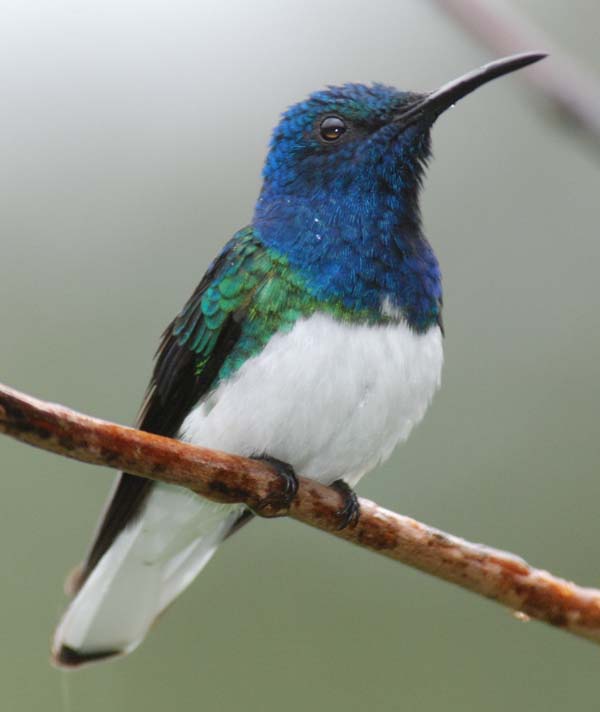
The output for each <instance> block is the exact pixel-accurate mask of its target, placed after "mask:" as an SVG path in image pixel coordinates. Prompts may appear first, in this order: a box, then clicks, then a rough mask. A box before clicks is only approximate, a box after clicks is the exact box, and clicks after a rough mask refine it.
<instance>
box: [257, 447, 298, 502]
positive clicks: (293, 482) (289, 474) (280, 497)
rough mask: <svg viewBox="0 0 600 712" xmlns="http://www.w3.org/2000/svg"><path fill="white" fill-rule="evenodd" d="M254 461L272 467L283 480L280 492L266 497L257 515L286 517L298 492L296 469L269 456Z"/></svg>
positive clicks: (262, 456)
mask: <svg viewBox="0 0 600 712" xmlns="http://www.w3.org/2000/svg"><path fill="white" fill-rule="evenodd" d="M252 459H253V460H259V461H260V462H266V463H267V464H268V465H271V467H273V469H274V470H275V472H276V473H277V474H278V475H279V478H280V480H281V486H280V488H278V491H277V492H273V493H272V494H270V495H268V496H267V497H265V498H264V499H263V500H262V502H261V503H260V504H259V505H258V507H257V508H256V512H257V514H262V515H263V516H282V515H285V514H286V513H287V511H288V510H289V508H290V505H291V504H292V502H293V501H294V497H295V496H296V493H297V492H298V478H297V477H296V473H295V472H294V468H293V467H292V466H291V465H289V464H288V463H287V462H282V461H281V460H278V459H277V458H275V457H270V456H269V455H261V456H260V457H254V458H252Z"/></svg>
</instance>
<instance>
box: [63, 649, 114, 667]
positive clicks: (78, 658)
mask: <svg viewBox="0 0 600 712" xmlns="http://www.w3.org/2000/svg"><path fill="white" fill-rule="evenodd" d="M123 652H124V651H123V650H101V651H97V652H94V653H82V652H80V651H79V650H75V649H74V648H71V647H69V646H68V645H61V646H60V648H58V650H53V651H52V664H53V665H55V666H56V667H58V668H63V669H65V670H73V669H74V668H78V667H81V666H82V665H87V664H89V663H98V662H100V661H102V660H108V659H109V658H114V657H116V656H118V655H123Z"/></svg>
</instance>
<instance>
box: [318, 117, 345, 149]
mask: <svg viewBox="0 0 600 712" xmlns="http://www.w3.org/2000/svg"><path fill="white" fill-rule="evenodd" d="M345 132H346V124H345V123H344V121H343V120H342V119H340V117H339V116H328V117H327V118H326V119H323V121H321V125H320V126H319V133H320V134H321V138H322V139H323V141H327V142H328V143H331V141H337V140H338V138H340V136H341V135H342V134H343V133H345Z"/></svg>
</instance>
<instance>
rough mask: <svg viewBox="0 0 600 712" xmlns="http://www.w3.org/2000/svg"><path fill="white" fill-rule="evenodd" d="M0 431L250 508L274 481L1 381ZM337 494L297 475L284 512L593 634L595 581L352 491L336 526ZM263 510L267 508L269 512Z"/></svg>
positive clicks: (599, 615) (241, 461)
mask: <svg viewBox="0 0 600 712" xmlns="http://www.w3.org/2000/svg"><path fill="white" fill-rule="evenodd" d="M0 432H3V433H6V434H7V435H10V436H12V437H14V438H16V439H17V440H21V441H22V442H25V443H28V444H29V445H34V446H36V447H39V448H42V449H44V450H49V451H50V452H54V453H57V454H59V455H64V456H66V457H70V458H73V459H75V460H81V461H82V462H88V463H91V464H95V465H105V466H108V467H113V468H116V469H119V470H126V471H127V472H131V473H133V474H136V475H140V476H142V477H149V478H151V479H154V480H160V481H161V482H168V483H170V484H176V485H181V486H183V487H188V488H189V489H191V490H193V491H194V492H197V493H198V494H201V495H203V496H204V497H208V498H210V499H213V500H216V501H219V502H244V503H245V504H247V505H248V506H250V507H252V508H257V507H258V506H259V505H260V504H261V503H262V502H263V501H264V500H265V498H269V497H273V496H276V495H277V494H278V492H279V487H280V481H279V478H278V477H277V475H276V474H275V473H274V472H273V471H272V470H271V469H270V468H269V467H268V466H267V465H264V464H262V463H259V462H257V461H254V460H247V459H245V458H242V457H237V456H234V455H226V454H224V453H220V452H215V451H212V450H207V449H205V448H200V447H194V446H192V445H188V444H186V443H182V442H179V441H177V440H172V439H170V438H164V437H160V436H157V435H151V434H149V433H145V432H141V431H139V430H134V429H133V428H126V427H123V426H120V425H115V424H113V423H108V422H106V421H103V420H97V419H96V418H91V417H89V416H87V415H82V414H81V413H77V412H75V411H73V410H70V409H68V408H65V407H63V406H59V405H54V404H51V403H46V402H44V401H41V400H37V399H35V398H31V397H29V396H26V395H24V394H22V393H19V392H18V391H15V390H13V389H11V388H8V387H5V386H2V385H1V384H0ZM339 506H340V495H339V494H338V493H336V492H335V491H334V490H332V489H330V488H328V487H325V486H323V485H319V484H317V483H316V482H313V481H311V480H308V479H305V478H300V487H299V490H298V495H297V497H296V499H295V500H294V503H293V505H292V507H291V509H290V511H289V515H290V516H291V517H293V518H294V519H297V520H299V521H301V522H304V523H305V524H310V525H311V526H313V527H317V528H318V529H323V530H324V531H327V532H329V533H331V534H334V535H335V536H337V537H340V538H341V539H345V540H346V541H350V542H353V543H354V544H358V545H359V546H362V547H364V548H366V549H370V550H371V551H375V552H377V553H379V554H383V555H384V556H387V557H389V558H391V559H395V560H396V561H401V562H402V563H405V564H409V565H410V566H414V567H415V568H417V569H420V570H421V571H424V572H426V573H429V574H432V575H433V576H437V577H438V578H441V579H444V580H446V581H451V582H452V583H456V584H458V585H459V586H462V587H463V588H466V589H469V590H470V591H474V592H475V593H479V594H480V595H482V596H486V597H487V598H491V599H493V600H495V601H497V602H498V603H501V604H503V605H505V606H508V607H509V608H511V609H513V610H514V611H518V612H520V613H521V614H523V615H525V616H528V617H531V618H535V619H537V620H540V621H544V622H546V623H551V624H552V625H555V626H558V627H560V628H563V629H564V630H568V631H569V632H571V633H575V634H576V635H580V636H583V637H585V638H589V639H590V640H593V641H595V642H597V643H598V642H600V591H598V590H595V589H589V588H581V587H579V586H576V585H575V584H573V583H570V582H567V581H564V580H562V579H558V578H555V577H554V576H552V575H551V574H549V573H547V572H545V571H540V570H538V569H534V568H532V567H531V566H529V565H528V564H527V563H526V562H525V561H523V560H522V559H520V558H518V557H516V556H513V555H512V554H509V553H506V552H503V551H498V550H496V549H490V548H488V547H485V546H482V545H481V544H471V543H469V542H467V541H465V540H463V539H459V538H458V537H455V536H451V535H449V534H444V533H443V532H441V531H438V530H437V529H433V528H432V527H429V526H427V525H425V524H421V523H419V522H417V521H415V520H414V519H410V518H409V517H404V516H402V515H400V514H396V513H394V512H390V511H388V510H386V509H383V508H381V507H379V506H378V505H376V504H375V503H374V502H370V501H369V500H366V499H361V500H360V507H361V516H360V520H359V523H358V525H357V526H355V527H353V528H349V529H345V530H343V531H337V530H336V526H337V523H338V516H337V512H338V509H339ZM268 514H270V515H271V516H272V515H273V514H275V512H273V511H271V512H268Z"/></svg>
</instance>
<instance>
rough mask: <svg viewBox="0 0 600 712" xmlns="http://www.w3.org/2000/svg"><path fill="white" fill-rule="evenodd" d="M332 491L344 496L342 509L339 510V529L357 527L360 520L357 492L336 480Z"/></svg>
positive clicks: (342, 481) (345, 483)
mask: <svg viewBox="0 0 600 712" xmlns="http://www.w3.org/2000/svg"><path fill="white" fill-rule="evenodd" d="M330 487H331V489H334V490H335V491H336V492H339V493H340V494H341V495H342V508H341V509H339V510H338V512H337V515H338V517H339V524H338V530H339V529H345V528H346V527H355V526H356V525H357V524H358V520H359V519H360V504H359V503H358V497H357V496H356V492H355V491H354V490H353V489H352V487H350V485H349V484H348V483H347V482H344V480H336V481H335V482H333V483H332V484H331V485H330Z"/></svg>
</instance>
